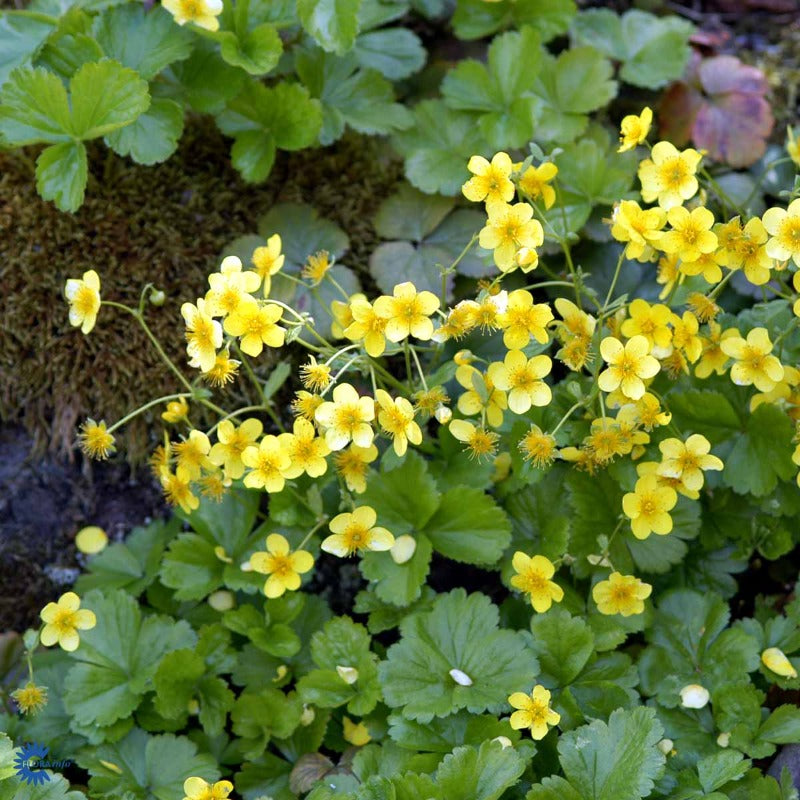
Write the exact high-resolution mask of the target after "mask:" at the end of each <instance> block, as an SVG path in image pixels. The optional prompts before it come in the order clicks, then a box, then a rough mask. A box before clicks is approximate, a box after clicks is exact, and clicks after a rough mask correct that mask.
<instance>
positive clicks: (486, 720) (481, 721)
mask: <svg viewBox="0 0 800 800" xmlns="http://www.w3.org/2000/svg"><path fill="white" fill-rule="evenodd" d="M389 736H390V737H391V738H392V741H394V742H397V744H399V745H400V747H404V748H406V749H407V750H417V751H419V750H422V751H426V752H432V753H450V752H451V751H452V750H453V749H454V748H456V747H458V746H459V745H465V744H467V745H469V744H471V745H476V746H477V745H480V744H481V743H482V742H484V741H486V740H487V739H494V738H495V737H497V736H506V737H508V738H509V739H511V740H512V741H514V740H515V738H518V737H519V736H520V734H519V733H518V732H517V731H514V730H512V728H511V726H510V724H509V722H508V720H507V719H505V720H498V719H497V717H495V716H492V715H491V714H482V715H479V716H477V715H475V714H470V713H468V712H467V711H459V712H458V713H456V714H451V715H450V716H447V717H442V718H434V719H432V720H431V721H430V722H426V723H424V724H423V723H421V722H417V721H416V720H411V719H406V718H405V717H404V716H402V715H401V714H392V715H390V717H389Z"/></svg>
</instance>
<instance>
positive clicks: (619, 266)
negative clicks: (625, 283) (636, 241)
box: [603, 250, 625, 311]
mask: <svg viewBox="0 0 800 800" xmlns="http://www.w3.org/2000/svg"><path fill="white" fill-rule="evenodd" d="M624 260H625V251H624V250H623V251H622V252H621V253H620V254H619V258H618V259H617V268H616V269H615V270H614V277H613V278H612V279H611V286H609V287H608V294H607V295H606V300H605V302H604V303H603V311H605V310H606V309H607V308H608V304H609V303H610V302H611V298H612V296H613V294H614V289H615V288H616V286H617V280H619V273H620V270H621V269H622V262H623V261H624Z"/></svg>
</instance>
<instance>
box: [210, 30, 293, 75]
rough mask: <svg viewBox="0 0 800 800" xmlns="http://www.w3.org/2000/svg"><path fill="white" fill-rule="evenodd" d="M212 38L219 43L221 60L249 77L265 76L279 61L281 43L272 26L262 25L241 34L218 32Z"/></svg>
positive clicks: (281, 50) (281, 49)
mask: <svg viewBox="0 0 800 800" xmlns="http://www.w3.org/2000/svg"><path fill="white" fill-rule="evenodd" d="M214 37H215V38H216V39H217V41H218V42H219V43H220V54H221V55H222V58H223V59H224V60H225V61H226V62H227V63H228V64H231V65H232V66H234V67H241V68H242V69H243V70H245V72H249V73H250V74H251V75H266V74H267V73H268V72H271V71H272V70H273V69H274V68H275V67H276V66H277V65H278V61H280V58H281V54H282V53H283V42H282V41H281V37H280V36H279V34H278V31H277V30H276V29H275V26H274V25H270V24H268V23H264V24H262V25H257V26H256V27H255V28H253V29H252V30H249V31H246V32H244V33H242V34H238V35H237V34H236V33H234V32H233V31H219V32H217V33H216V34H214Z"/></svg>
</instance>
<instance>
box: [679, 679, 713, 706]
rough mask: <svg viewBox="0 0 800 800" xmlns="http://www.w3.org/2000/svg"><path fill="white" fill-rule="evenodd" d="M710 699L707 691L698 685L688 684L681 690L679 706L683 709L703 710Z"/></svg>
mask: <svg viewBox="0 0 800 800" xmlns="http://www.w3.org/2000/svg"><path fill="white" fill-rule="evenodd" d="M710 698H711V695H710V694H709V693H708V689H706V688H705V686H700V684H699V683H690V684H689V685H688V686H684V687H683V689H681V705H682V706H683V707H684V708H705V706H707V705H708V701H709V699H710Z"/></svg>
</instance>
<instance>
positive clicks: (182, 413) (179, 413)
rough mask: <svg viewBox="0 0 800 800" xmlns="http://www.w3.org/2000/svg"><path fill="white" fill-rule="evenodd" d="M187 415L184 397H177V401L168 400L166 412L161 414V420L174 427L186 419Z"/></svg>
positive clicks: (186, 404)
mask: <svg viewBox="0 0 800 800" xmlns="http://www.w3.org/2000/svg"><path fill="white" fill-rule="evenodd" d="M188 413H189V404H188V403H187V402H186V398H185V397H179V398H178V399H177V400H170V401H169V402H168V403H167V410H166V411H162V412H161V419H163V420H164V422H169V423H171V424H172V425H176V424H177V423H178V422H182V421H183V420H185V419H186V416H187V414H188Z"/></svg>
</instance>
